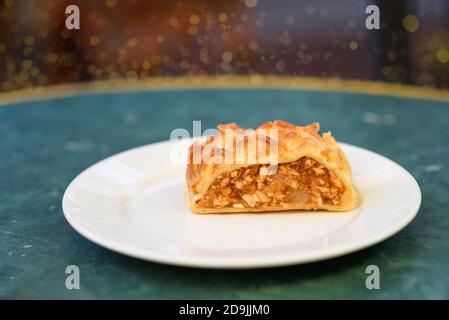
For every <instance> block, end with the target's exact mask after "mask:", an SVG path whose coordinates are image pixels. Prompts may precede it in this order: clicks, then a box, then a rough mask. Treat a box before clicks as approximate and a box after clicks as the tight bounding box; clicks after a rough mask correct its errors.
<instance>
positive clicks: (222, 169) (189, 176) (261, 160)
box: [186, 120, 358, 213]
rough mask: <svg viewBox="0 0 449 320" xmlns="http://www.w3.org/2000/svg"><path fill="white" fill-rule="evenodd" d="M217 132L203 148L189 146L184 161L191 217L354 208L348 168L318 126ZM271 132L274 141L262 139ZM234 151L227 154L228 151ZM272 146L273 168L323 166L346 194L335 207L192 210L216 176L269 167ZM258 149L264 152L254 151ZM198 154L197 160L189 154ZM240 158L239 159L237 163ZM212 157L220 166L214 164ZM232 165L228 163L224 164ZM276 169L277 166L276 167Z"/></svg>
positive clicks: (278, 123)
mask: <svg viewBox="0 0 449 320" xmlns="http://www.w3.org/2000/svg"><path fill="white" fill-rule="evenodd" d="M218 129H219V132H218V133H217V134H216V135H214V136H209V137H208V138H207V139H206V140H205V141H204V142H202V143H200V142H195V143H194V144H192V146H190V150H189V161H188V165H187V172H186V180H187V192H186V198H187V202H188V204H189V207H190V208H191V209H192V211H195V212H199V213H219V212H261V211H281V210H298V209H305V210H310V209H313V210H317V209H323V210H329V211H347V210H351V209H353V208H354V207H355V206H356V205H357V202H358V196H357V192H356V191H355V189H354V187H353V186H352V183H351V176H352V173H351V168H350V165H349V163H348V161H347V159H346V157H345V155H344V154H343V152H342V150H341V149H340V147H339V146H338V145H337V143H336V141H335V139H334V138H333V137H332V135H331V134H330V133H324V134H323V135H322V136H320V135H319V134H318V130H319V124H318V123H312V124H310V125H308V126H305V127H299V126H295V125H293V124H291V123H288V122H285V121H280V120H278V121H274V122H266V123H264V124H262V125H261V126H259V127H258V128H257V129H256V130H248V129H245V128H241V127H239V126H237V125H236V124H235V123H230V124H226V125H219V126H218ZM270 129H274V130H276V133H277V139H276V140H275V139H274V138H273V135H270V134H267V132H269V130H270ZM225 133H226V134H227V136H226V138H227V139H229V134H231V138H232V139H233V140H232V141H233V144H225V142H224V140H225V138H224V137H225ZM249 141H256V145H257V148H258V149H257V150H258V151H259V150H262V151H260V152H258V153H256V154H255V157H253V158H250V157H249V156H248V149H249V147H248V146H249V144H250V143H249ZM229 145H231V146H234V148H227V146H229ZM273 145H274V146H276V147H277V148H276V151H277V159H276V160H277V161H276V162H277V163H278V164H282V163H288V162H292V161H296V160H298V159H300V158H302V157H310V158H312V159H314V160H316V161H317V162H319V163H320V164H322V165H323V166H324V167H325V168H327V169H328V170H329V171H332V172H333V173H334V174H335V176H336V177H338V179H339V180H340V181H341V182H342V183H343V185H344V187H345V193H344V195H343V196H342V201H341V203H340V204H339V205H329V204H322V205H309V204H302V205H295V204H291V205H290V206H284V207H283V208H280V207H272V208H271V207H270V208H268V207H263V208H203V207H201V206H199V205H198V204H197V201H198V200H200V199H201V198H202V197H203V196H204V194H205V193H206V192H207V191H208V189H209V187H210V186H211V184H212V183H213V182H214V180H215V179H216V178H217V177H218V176H219V175H221V174H223V173H226V172H230V171H233V170H235V169H239V168H242V167H248V166H250V165H253V164H273V158H272V157H270V156H272V155H273V152H272V150H273V149H270V146H273ZM259 146H262V147H264V148H261V149H259ZM196 150H200V153H199V155H200V156H198V154H195V156H194V153H195V151H196ZM242 154H243V155H244V156H243V158H242V157H239V156H241V155H242ZM214 157H219V158H217V159H220V160H223V159H224V157H227V158H226V160H227V161H226V163H224V164H223V161H221V163H219V162H220V160H219V161H216V162H214V159H215V158H214ZM229 160H231V161H229ZM277 163H276V164H277Z"/></svg>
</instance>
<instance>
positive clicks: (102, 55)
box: [0, 0, 449, 91]
mask: <svg viewBox="0 0 449 320" xmlns="http://www.w3.org/2000/svg"><path fill="white" fill-rule="evenodd" d="M71 4H75V5H78V6H79V8H80V11H81V28H80V30H67V29H66V27H65V19H66V14H65V8H66V7H67V6H68V5H71ZM370 4H375V5H377V6H378V7H379V8H380V17H381V28H380V30H367V29H366V27H365V19H366V18H367V16H368V15H367V14H365V8H366V7H367V6H368V5H370ZM224 74H226V75H229V74H232V75H235V74H250V75H251V74H260V75H280V76H314V77H322V78H349V79H364V80H375V81H386V82H400V83H407V84H415V85H419V86H430V87H437V88H445V89H448V88H449V1H447V0H431V1H429V0H426V1H425V0H420V1H399V0H397V1H375V0H371V1H362V0H339V1H332V0H320V1H298V0H276V1H273V0H271V1H270V0H235V1H233V0H214V1H206V0H192V1H186V0H185V1H167V0H149V1H144V0H126V1H125V0H89V1H87V0H86V1H81V0H79V1H76V0H69V1H66V0H0V91H11V90H17V89H21V88H26V87H34V86H43V85H51V84H57V83H68V82H79V81H89V80H96V79H140V78H148V77H155V76H185V75H224Z"/></svg>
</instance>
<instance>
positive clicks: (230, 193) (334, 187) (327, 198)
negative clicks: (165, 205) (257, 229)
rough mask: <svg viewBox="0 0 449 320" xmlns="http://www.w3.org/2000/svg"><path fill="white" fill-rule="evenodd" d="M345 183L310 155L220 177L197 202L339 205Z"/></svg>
mask: <svg viewBox="0 0 449 320" xmlns="http://www.w3.org/2000/svg"><path fill="white" fill-rule="evenodd" d="M343 193H344V186H343V184H342V183H341V181H340V180H339V179H338V178H337V177H336V176H335V174H334V173H333V172H331V171H329V170H328V169H327V168H325V167H324V166H323V165H321V164H320V163H319V162H317V161H315V160H314V159H312V158H309V157H302V158H300V159H298V160H296V161H293V162H289V163H282V164H280V165H278V166H269V165H252V166H249V167H245V168H240V169H236V170H234V171H230V172H227V173H225V174H222V175H220V176H218V177H217V178H216V179H215V180H214V182H213V183H212V185H211V186H210V188H209V190H208V191H207V192H206V194H205V195H204V196H203V197H202V198H201V199H200V200H198V201H197V202H196V203H197V205H198V206H200V207H203V208H256V209H257V208H269V207H284V208H288V207H290V206H291V205H318V206H322V205H323V204H327V205H338V204H340V202H341V197H342V195H343Z"/></svg>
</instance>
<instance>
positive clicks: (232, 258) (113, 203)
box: [62, 140, 421, 268]
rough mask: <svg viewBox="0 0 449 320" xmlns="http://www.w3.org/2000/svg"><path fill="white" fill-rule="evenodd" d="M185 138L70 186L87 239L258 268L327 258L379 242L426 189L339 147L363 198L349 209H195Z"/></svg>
mask: <svg viewBox="0 0 449 320" xmlns="http://www.w3.org/2000/svg"><path fill="white" fill-rule="evenodd" d="M188 143H189V141H185V140H184V141H180V142H161V143H156V144H151V145H148V146H144V147H140V148H136V149H132V150H129V151H126V152H123V153H120V154H118V155H115V156H113V157H111V158H108V159H106V160H103V161H101V162H99V163H97V164H96V165H94V166H92V167H90V168H89V169H87V170H86V171H84V172H83V173H81V174H80V175H79V176H78V177H77V178H76V179H75V180H74V181H73V182H72V183H71V184H70V186H69V187H68V188H67V190H66V192H65V194H64V198H63V203H62V205H63V210H64V214H65V217H66V218H67V220H68V221H69V223H70V224H71V225H72V226H73V227H74V228H75V229H76V230H77V231H78V232H79V233H81V234H82V235H83V236H85V237H86V238H87V239H90V240H91V241H93V242H95V243H97V244H99V245H101V246H103V247H106V248H108V249H111V250H114V251H117V252H120V253H123V254H125V255H129V256H133V257H137V258H141V259H145V260H150V261H156V262H161V263H167V264H173V265H182V266H194V267H207V268H259V267H268V266H281V265H290V264H298V263H305V262H311V261H317V260H323V259H327V258H331V257H336V256H341V255H343V254H347V253H350V252H353V251H356V250H360V249H363V248H366V247H368V246H371V245H373V244H375V243H378V242H380V241H382V240H384V239H386V238H388V237H390V236H392V235H393V234H395V233H396V232H398V231H399V230H401V229H402V228H404V227H405V226H406V225H407V224H408V223H409V222H410V221H411V220H412V219H413V218H414V217H415V215H416V213H417V212H418V209H419V206H420V203H421V192H420V189H419V186H418V184H417V183H416V181H415V179H414V178H413V177H412V176H411V175H410V174H409V173H408V172H407V171H406V170H405V169H403V168H402V167H400V166H399V165H397V164H396V163H394V162H393V161H391V160H389V159H387V158H385V157H382V156H380V155H378V154H376V153H373V152H371V151H368V150H365V149H361V148H358V147H354V146H350V145H347V144H343V143H342V144H340V145H341V147H342V148H343V150H344V152H345V154H346V155H347V157H348V159H349V162H350V163H351V165H352V169H353V180H354V184H355V186H356V188H357V189H358V191H359V193H360V195H361V203H360V206H359V207H358V208H357V209H356V210H354V211H351V212H343V213H328V212H298V213H292V212H289V213H269V214H222V215H199V214H195V213H192V212H190V211H189V209H188V208H187V206H186V203H185V200H184V190H185V180H184V172H185V164H183V163H180V164H174V162H173V161H170V156H172V157H173V155H174V154H175V155H176V154H178V153H179V152H183V151H185V149H186V148H187V146H188Z"/></svg>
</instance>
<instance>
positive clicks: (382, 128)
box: [0, 87, 449, 299]
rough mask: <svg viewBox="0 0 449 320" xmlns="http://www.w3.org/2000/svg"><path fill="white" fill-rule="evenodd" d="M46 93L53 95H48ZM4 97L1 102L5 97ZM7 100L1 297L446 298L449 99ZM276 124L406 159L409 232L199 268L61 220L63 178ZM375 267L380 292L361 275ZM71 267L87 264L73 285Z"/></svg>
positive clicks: (334, 95)
mask: <svg viewBox="0 0 449 320" xmlns="http://www.w3.org/2000/svg"><path fill="white" fill-rule="evenodd" d="M44 96H45V92H44ZM1 98H2V97H1V95H0V102H1V101H2V100H1ZM23 98H24V100H23V101H16V102H11V103H6V102H5V103H3V104H4V106H3V107H0V136H1V143H0V154H1V158H0V176H1V179H0V191H1V192H0V257H1V258H0V297H2V298H14V299H20V298H33V299H45V298H62V299H104V298H119V299H121V298H123V299H128V298H144V299H165V298H181V299H182V298H186V299H196V298H218V299H221V298H236V299H258V298H262V299H264V298H268V299H270V298H272V299H308V298H330V299H334V298H337V299H346V298H356V299H358V298H361V299H377V298H387V299H390V298H393V299H396V298H411V299H414V298H449V277H448V276H447V271H448V270H449V219H448V215H449V209H448V207H449V196H448V194H447V192H448V190H449V175H448V173H447V172H445V170H446V169H447V168H448V161H449V160H448V159H449V148H448V146H447V144H446V143H447V141H449V131H448V130H447V128H448V125H449V100H447V101H437V100H435V99H428V98H426V97H423V98H417V97H414V98H410V97H400V96H387V95H372V94H363V93H354V92H352V93H351V92H341V91H329V90H319V89H318V90H317V89H316V88H315V89H314V90H304V89H302V88H301V87H298V88H297V89H294V88H289V89H288V90H282V89H281V88H270V87H265V88H262V89H260V88H259V89H256V88H232V87H230V88H215V89H214V88H207V89H204V88H203V89H202V88H199V87H198V88H196V89H189V90H185V89H182V90H180V89H173V90H168V89H167V88H164V90H156V89H154V88H152V89H151V90H145V89H144V88H142V89H140V90H132V91H121V90H111V91H107V90H106V91H104V92H93V93H89V92H84V93H82V94H78V93H76V92H74V93H73V95H72V94H70V93H69V94H67V95H66V96H64V97H59V98H47V99H45V98H44V99H42V97H41V99H37V100H36V99H28V98H27V97H26V95H24V96H23ZM273 119H284V120H287V121H291V122H294V123H298V124H307V123H309V122H312V121H319V122H320V123H321V127H322V129H323V130H332V132H333V134H334V135H335V136H336V137H337V138H338V139H339V140H340V141H343V142H347V143H350V144H354V145H357V146H362V147H364V148H367V149H371V150H374V151H376V152H378V153H380V154H382V155H384V156H387V157H389V158H391V159H393V160H394V161H396V162H397V163H399V164H400V165H402V166H404V167H405V168H406V169H407V170H408V171H409V172H410V173H411V174H412V175H413V176H414V177H415V178H416V180H417V181H418V183H419V185H420V187H421V191H422V195H423V202H422V205H421V209H420V212H419V214H418V215H417V217H416V219H415V220H414V221H413V222H412V223H411V224H410V225H409V226H408V227H407V228H405V229H404V230H403V231H401V232H400V233H398V234H397V235H395V236H393V237H392V238H390V239H388V240H386V241H384V242H382V243H380V244H378V245H376V246H373V247H371V248H368V249H365V250H363V251H360V252H356V253H353V254H350V255H346V256H343V257H339V258H335V259H331V260H327V261H322V262H317V263H311V264H306V265H297V266H289V267H280V268H270V269H259V270H203V269H190V268H182V267H173V266H166V265H161V264H157V263H150V262H146V261H140V260H137V259H133V258H129V257H126V256H123V255H120V254H117V253H114V252H111V251H109V250H107V249H104V248H102V247H100V246H97V245H95V244H93V243H92V242H90V241H88V240H86V239H85V238H83V237H82V236H81V235H79V234H78V233H77V232H76V231H75V230H73V229H72V227H71V226H70V225H69V224H68V223H67V221H66V220H65V218H64V216H63V212H62V208H61V199H62V195H63V193H64V190H65V189H66V187H67V185H68V184H69V183H70V182H71V181H72V179H73V178H75V177H76V176H77V175H78V174H79V173H80V172H81V171H82V170H84V169H85V168H87V167H88V166H90V165H92V164H94V163H96V162H97V161H99V160H101V159H103V158H106V157H108V156H110V155H113V154H115V153H117V152H120V151H124V150H127V149H129V148H133V147H136V146H140V145H144V144H148V143H152V142H155V141H161V140H166V139H168V138H169V135H170V132H171V131H172V130H173V129H174V128H187V129H189V131H191V130H192V121H193V120H201V121H202V126H203V129H205V128H212V127H215V126H216V125H217V124H219V123H226V122H233V121H235V122H237V123H239V124H241V125H243V126H247V127H255V126H257V125H258V124H260V123H262V122H264V121H267V120H273ZM372 264H374V265H377V266H379V268H380V273H381V279H380V285H381V288H380V289H379V290H367V289H366V287H365V280H366V277H367V274H366V273H365V269H366V267H367V266H368V265H372ZM67 265H77V266H78V267H79V268H80V278H81V279H80V283H81V288H80V289H79V290H67V289H66V287H65V281H66V277H67V274H66V273H65V270H66V266H67Z"/></svg>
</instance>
